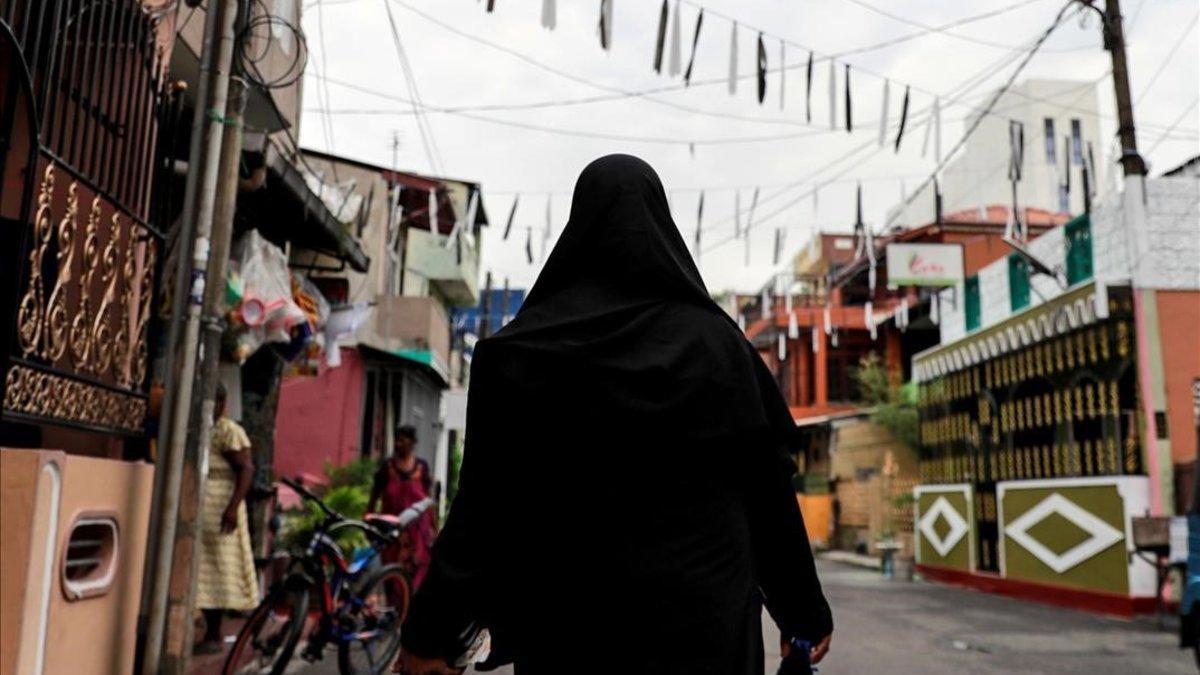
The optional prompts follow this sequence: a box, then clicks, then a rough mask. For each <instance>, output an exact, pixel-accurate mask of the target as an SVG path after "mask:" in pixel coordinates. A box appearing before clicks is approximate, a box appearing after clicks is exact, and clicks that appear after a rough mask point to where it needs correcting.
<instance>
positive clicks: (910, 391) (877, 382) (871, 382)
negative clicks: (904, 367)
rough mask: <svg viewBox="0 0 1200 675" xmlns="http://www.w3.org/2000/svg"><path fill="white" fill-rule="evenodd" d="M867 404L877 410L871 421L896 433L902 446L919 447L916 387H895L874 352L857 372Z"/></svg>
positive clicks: (894, 434) (860, 389)
mask: <svg viewBox="0 0 1200 675" xmlns="http://www.w3.org/2000/svg"><path fill="white" fill-rule="evenodd" d="M855 375H856V377H857V378H858V387H859V391H860V393H861V395H862V398H863V402H864V403H866V404H867V405H869V406H871V407H872V408H874V410H873V411H872V413H871V421H872V422H874V423H876V424H878V425H879V426H881V427H883V428H885V429H887V430H888V431H890V432H892V435H893V436H895V437H896V439H897V440H899V441H900V442H901V443H903V444H905V445H907V446H908V447H910V448H913V449H914V450H915V449H916V447H917V424H918V419H917V405H916V388H915V387H914V386H913V385H912V384H907V385H904V386H900V387H897V386H894V385H892V384H891V382H890V381H889V378H888V372H887V369H886V368H884V366H883V362H882V361H881V360H880V358H879V355H878V354H875V353H871V354H868V355H866V356H865V357H863V359H862V361H860V362H859V365H858V370H857V372H856V373H855Z"/></svg>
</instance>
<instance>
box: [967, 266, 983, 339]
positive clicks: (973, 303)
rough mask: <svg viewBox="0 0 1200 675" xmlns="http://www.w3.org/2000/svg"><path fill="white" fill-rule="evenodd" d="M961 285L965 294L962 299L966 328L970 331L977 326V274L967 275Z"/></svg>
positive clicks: (978, 313) (978, 315) (978, 309)
mask: <svg viewBox="0 0 1200 675" xmlns="http://www.w3.org/2000/svg"><path fill="white" fill-rule="evenodd" d="M963 286H964V289H965V295H966V296H967V297H966V300H965V301H964V305H965V308H966V314H967V330H968V331H972V330H975V329H977V328H979V317H980V307H979V275H974V276H969V277H967V280H966V282H965V283H964V284H963Z"/></svg>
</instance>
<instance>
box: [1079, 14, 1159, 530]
mask: <svg viewBox="0 0 1200 675" xmlns="http://www.w3.org/2000/svg"><path fill="white" fill-rule="evenodd" d="M1089 4H1090V3H1089ZM1103 29H1104V48H1105V49H1107V50H1108V52H1109V54H1110V55H1111V56H1112V72H1113V90H1114V92H1113V93H1114V94H1115V95H1116V101H1117V125H1118V126H1117V136H1118V137H1119V138H1120V140H1121V159H1120V161H1121V168H1122V169H1123V171H1124V174H1125V179H1124V181H1125V185H1124V195H1122V201H1121V208H1122V211H1123V215H1124V220H1125V230H1126V236H1127V237H1128V241H1129V252H1130V256H1131V257H1132V260H1131V263H1132V264H1131V265H1130V275H1131V281H1132V286H1133V314H1134V329H1135V335H1136V339H1137V373H1138V390H1139V392H1140V396H1139V398H1140V402H1141V407H1142V417H1143V419H1144V422H1145V425H1144V428H1145V433H1146V436H1145V438H1144V439H1143V441H1144V444H1143V446H1144V448H1145V458H1146V464H1147V466H1146V473H1147V474H1148V475H1149V476H1150V510H1151V513H1152V514H1153V515H1161V514H1163V513H1165V511H1164V510H1163V509H1164V506H1165V504H1164V503H1163V502H1164V500H1163V492H1164V490H1163V486H1162V481H1163V475H1162V470H1161V467H1160V466H1159V461H1160V460H1159V456H1158V428H1157V426H1158V425H1157V422H1156V420H1155V416H1154V408H1155V404H1154V399H1155V395H1154V389H1155V388H1154V377H1153V375H1152V374H1151V370H1150V345H1149V344H1148V341H1149V339H1150V336H1149V332H1148V331H1147V326H1146V310H1145V303H1146V302H1147V301H1149V302H1154V300H1155V297H1154V291H1153V290H1152V289H1145V288H1143V286H1144V285H1145V284H1146V283H1147V282H1148V280H1149V277H1148V274H1149V272H1150V271H1151V270H1152V269H1153V265H1154V261H1153V260H1152V259H1151V256H1150V232H1149V228H1148V226H1147V222H1146V162H1145V161H1144V160H1143V159H1142V156H1141V155H1140V154H1138V149H1137V129H1136V127H1135V126H1134V122H1133V98H1132V96H1131V95H1130V92H1129V65H1128V62H1127V61H1126V54H1125V32H1124V28H1123V26H1122V22H1121V3H1120V0H1107V2H1106V3H1105V10H1104V19H1103Z"/></svg>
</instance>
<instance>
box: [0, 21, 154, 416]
mask: <svg viewBox="0 0 1200 675" xmlns="http://www.w3.org/2000/svg"><path fill="white" fill-rule="evenodd" d="M168 4H170V3H168V2H166V1H165V0H163V1H162V2H159V3H151V2H149V1H147V2H139V0H24V1H18V2H11V1H10V2H4V1H0V19H2V20H3V23H4V30H3V31H0V33H2V34H3V37H2V38H0V40H2V41H4V42H5V43H6V44H4V46H3V53H4V62H3V69H4V72H3V74H2V75H0V77H3V83H2V85H0V86H3V90H4V92H5V97H4V99H3V101H2V103H3V110H2V115H3V119H4V120H11V121H13V124H8V125H5V127H4V131H3V132H0V133H8V134H9V136H10V137H9V138H7V139H5V141H6V142H5V143H4V144H3V146H2V147H0V152H2V153H3V155H2V168H3V183H2V186H0V190H2V192H0V207H2V208H0V211H2V213H0V215H2V217H3V224H2V227H3V238H2V240H0V243H3V244H4V246H3V248H2V249H0V250H2V252H0V256H2V257H3V259H2V260H0V267H2V268H3V269H4V270H6V273H5V274H4V277H3V279H0V302H3V305H0V308H2V309H0V311H3V312H4V314H3V318H0V328H3V337H0V345H3V346H4V348H5V349H4V353H3V357H4V358H3V361H2V365H0V369H2V370H3V377H2V379H0V387H2V388H3V417H4V418H5V420H8V421H10V422H18V423H30V424H45V423H50V424H54V425H65V426H71V427H76V428H82V429H88V430H92V431H101V432H108V433H118V434H125V435H128V434H140V433H141V432H142V431H143V429H144V426H145V419H146V412H147V396H146V393H145V391H146V383H147V376H148V371H149V358H150V357H149V354H150V349H149V345H148V339H149V333H150V328H151V325H150V324H151V322H152V317H153V315H154V312H153V304H154V300H155V291H156V287H157V284H156V279H157V277H158V274H157V272H158V268H159V266H160V257H161V255H160V254H161V248H162V235H161V233H160V232H159V231H158V230H157V229H156V228H155V227H154V226H153V225H152V220H153V218H152V211H153V206H152V205H153V203H154V201H153V200H152V194H153V193H154V191H155V187H156V183H158V182H160V181H161V180H163V178H164V171H165V168H166V167H165V163H164V162H162V161H161V159H162V158H161V156H160V143H159V142H158V137H159V130H160V127H161V126H162V122H163V116H164V115H165V114H166V112H167V111H166V107H165V106H163V105H162V102H163V96H162V91H163V83H162V80H163V77H164V72H165V67H164V58H163V57H164V50H165V48H166V46H167V45H168V44H169V42H170V41H169V39H164V37H163V35H162V33H161V32H160V18H161V17H162V16H163V13H164V12H165V11H167V9H168V8H167V7H166V5H168ZM172 11H173V10H172ZM168 37H169V32H168ZM22 149H26V150H27V152H20V151H21V150H22ZM8 270H12V272H8Z"/></svg>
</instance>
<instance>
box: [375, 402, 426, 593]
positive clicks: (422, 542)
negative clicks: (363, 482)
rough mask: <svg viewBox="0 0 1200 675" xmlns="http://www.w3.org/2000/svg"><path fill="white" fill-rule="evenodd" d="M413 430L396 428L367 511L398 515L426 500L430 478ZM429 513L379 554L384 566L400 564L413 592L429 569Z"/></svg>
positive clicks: (415, 432)
mask: <svg viewBox="0 0 1200 675" xmlns="http://www.w3.org/2000/svg"><path fill="white" fill-rule="evenodd" d="M416 447H417V430H416V429H414V428H413V427H411V426H401V427H397V428H396V441H395V450H394V453H395V454H393V455H392V456H391V457H389V458H388V459H386V460H384V462H383V465H382V466H380V467H379V471H377V472H376V473H375V482H374V485H373V486H372V488H371V499H370V501H369V502H368V503H367V512H368V513H375V508H376V507H377V506H378V507H379V512H380V513H386V514H390V515H399V514H400V512H401V511H403V510H404V509H407V508H408V507H410V506H412V505H413V504H416V503H417V502H419V501H421V500H422V499H425V498H426V497H429V496H430V495H431V494H432V492H433V479H432V476H431V474H430V472H429V464H427V463H426V462H425V460H423V459H421V458H419V457H417V455H416V452H415V451H416ZM433 539H434V528H433V513H432V512H430V511H426V512H425V513H423V514H421V517H420V518H418V519H417V521H416V522H415V523H413V524H412V525H411V526H409V527H407V528H405V530H404V531H403V532H402V533H401V534H400V539H399V540H398V541H396V543H395V544H392V545H391V546H389V547H388V548H386V549H384V550H383V551H382V555H381V556H380V557H381V558H382V559H383V561H384V562H386V563H400V564H401V565H402V566H403V567H404V569H405V571H406V572H407V573H408V578H409V579H411V580H412V586H413V589H414V590H415V589H416V588H417V587H419V586H420V585H421V582H422V581H424V580H425V573H426V572H427V571H428V570H429V549H430V546H432V545H433Z"/></svg>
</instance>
